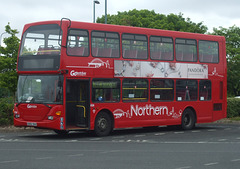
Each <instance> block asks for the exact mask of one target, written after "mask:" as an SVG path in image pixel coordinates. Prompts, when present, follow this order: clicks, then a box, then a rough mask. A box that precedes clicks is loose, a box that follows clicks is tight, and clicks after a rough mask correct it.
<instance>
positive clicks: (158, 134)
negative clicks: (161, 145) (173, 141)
mask: <svg viewBox="0 0 240 169" xmlns="http://www.w3.org/2000/svg"><path fill="white" fill-rule="evenodd" d="M165 134H166V133H156V134H155V136H162V135H165Z"/></svg>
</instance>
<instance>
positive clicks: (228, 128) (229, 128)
mask: <svg viewBox="0 0 240 169" xmlns="http://www.w3.org/2000/svg"><path fill="white" fill-rule="evenodd" d="M231 129H232V128H225V129H224V130H231Z"/></svg>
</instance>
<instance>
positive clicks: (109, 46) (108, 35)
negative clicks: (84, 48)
mask: <svg viewBox="0 0 240 169" xmlns="http://www.w3.org/2000/svg"><path fill="white" fill-rule="evenodd" d="M119 46H120V39H119V34H118V33H115V32H101V31H93V32H92V55H93V56H95V57H111V58H118V57H119V56H120V47H119Z"/></svg>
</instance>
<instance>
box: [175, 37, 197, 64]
mask: <svg viewBox="0 0 240 169" xmlns="http://www.w3.org/2000/svg"><path fill="white" fill-rule="evenodd" d="M175 48H176V60H177V61H183V62H196V61H197V42H196V40H193V39H176V45H175Z"/></svg>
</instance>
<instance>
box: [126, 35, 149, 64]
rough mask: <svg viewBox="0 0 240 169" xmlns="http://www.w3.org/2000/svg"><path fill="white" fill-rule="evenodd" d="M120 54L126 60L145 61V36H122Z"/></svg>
mask: <svg viewBox="0 0 240 169" xmlns="http://www.w3.org/2000/svg"><path fill="white" fill-rule="evenodd" d="M122 53H123V58H126V59H147V58H148V38H147V36H146V35H135V34H127V33H124V34H122Z"/></svg>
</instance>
